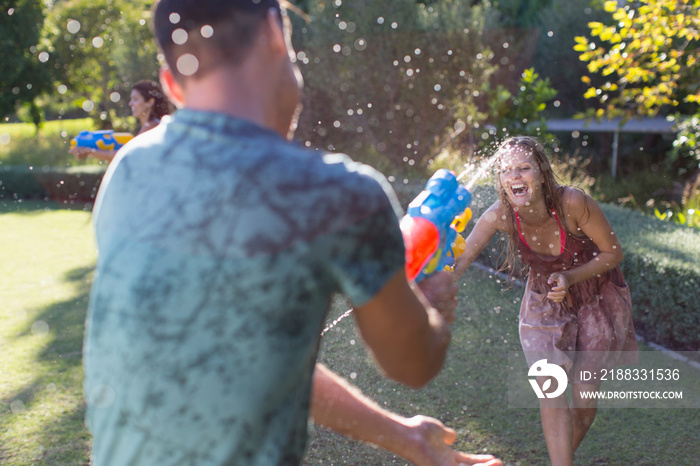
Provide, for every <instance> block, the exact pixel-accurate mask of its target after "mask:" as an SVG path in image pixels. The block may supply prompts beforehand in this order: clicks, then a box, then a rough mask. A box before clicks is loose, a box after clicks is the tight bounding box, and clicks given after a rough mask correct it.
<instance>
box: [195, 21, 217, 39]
mask: <svg viewBox="0 0 700 466" xmlns="http://www.w3.org/2000/svg"><path fill="white" fill-rule="evenodd" d="M199 33H200V34H201V35H202V37H204V38H205V39H209V38H210V37H211V36H213V35H214V28H213V27H211V26H209V25H208V24H205V25H204V26H202V28H201V29H200V30H199Z"/></svg>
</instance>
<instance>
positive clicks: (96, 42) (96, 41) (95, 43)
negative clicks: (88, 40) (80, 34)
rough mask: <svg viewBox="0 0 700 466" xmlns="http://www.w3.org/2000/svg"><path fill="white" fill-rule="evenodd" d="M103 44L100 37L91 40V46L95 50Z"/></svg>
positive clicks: (103, 41)
mask: <svg viewBox="0 0 700 466" xmlns="http://www.w3.org/2000/svg"><path fill="white" fill-rule="evenodd" d="M104 43H105V40H104V39H103V38H102V37H100V36H95V37H93V38H92V46H93V47H95V48H96V49H99V48H100V47H102V46H103V45H104Z"/></svg>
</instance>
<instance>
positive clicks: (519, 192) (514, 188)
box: [510, 183, 528, 197]
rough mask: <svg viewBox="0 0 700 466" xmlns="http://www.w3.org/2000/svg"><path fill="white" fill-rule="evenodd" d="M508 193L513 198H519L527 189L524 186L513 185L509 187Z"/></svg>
mask: <svg viewBox="0 0 700 466" xmlns="http://www.w3.org/2000/svg"><path fill="white" fill-rule="evenodd" d="M510 191H511V192H512V193H513V196H516V197H520V196H524V195H526V194H527V192H528V189H527V185H526V184H523V183H515V184H512V185H510Z"/></svg>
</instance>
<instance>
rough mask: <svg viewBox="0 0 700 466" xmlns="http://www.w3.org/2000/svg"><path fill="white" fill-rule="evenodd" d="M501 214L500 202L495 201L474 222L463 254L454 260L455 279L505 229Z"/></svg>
mask: <svg viewBox="0 0 700 466" xmlns="http://www.w3.org/2000/svg"><path fill="white" fill-rule="evenodd" d="M503 214H504V212H503V208H502V206H501V202H500V201H497V202H496V203H494V204H493V205H492V206H491V207H489V208H488V210H487V211H486V212H484V213H483V214H482V215H481V217H480V218H479V220H478V221H477V222H476V225H474V229H473V230H472V231H471V233H469V236H467V239H466V248H465V250H464V253H462V255H460V256H459V257H457V259H455V269H454V274H455V277H456V278H457V279H458V278H459V277H461V276H462V274H464V272H465V271H466V270H467V268H469V266H470V265H471V263H472V262H474V260H475V259H476V258H477V257H478V256H479V254H480V253H481V251H483V250H484V248H485V247H486V245H487V244H489V241H491V238H493V235H495V234H496V232H498V231H502V230H504V229H505V220H503Z"/></svg>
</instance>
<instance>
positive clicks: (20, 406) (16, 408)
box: [10, 400, 25, 414]
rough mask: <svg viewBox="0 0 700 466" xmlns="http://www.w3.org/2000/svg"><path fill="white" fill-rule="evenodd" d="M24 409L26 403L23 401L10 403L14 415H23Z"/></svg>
mask: <svg viewBox="0 0 700 466" xmlns="http://www.w3.org/2000/svg"><path fill="white" fill-rule="evenodd" d="M24 409H25V408H24V402H23V401H22V400H14V401H13V402H12V403H10V410H11V411H12V412H13V413H14V414H20V413H23V412H24Z"/></svg>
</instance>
